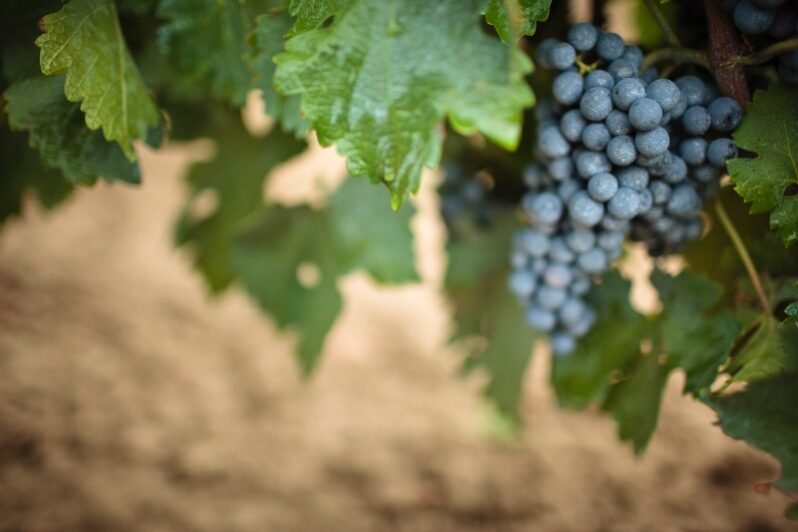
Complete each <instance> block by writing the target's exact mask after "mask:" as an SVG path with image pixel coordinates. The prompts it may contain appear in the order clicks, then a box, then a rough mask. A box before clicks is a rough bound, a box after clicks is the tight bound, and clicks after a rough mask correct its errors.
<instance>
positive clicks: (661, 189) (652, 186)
mask: <svg viewBox="0 0 798 532" xmlns="http://www.w3.org/2000/svg"><path fill="white" fill-rule="evenodd" d="M648 190H649V191H651V196H652V197H653V199H654V205H662V204H663V203H665V202H667V201H668V199H669V198H670V197H671V187H670V185H668V184H667V183H665V182H664V181H652V182H651V183H649V185H648Z"/></svg>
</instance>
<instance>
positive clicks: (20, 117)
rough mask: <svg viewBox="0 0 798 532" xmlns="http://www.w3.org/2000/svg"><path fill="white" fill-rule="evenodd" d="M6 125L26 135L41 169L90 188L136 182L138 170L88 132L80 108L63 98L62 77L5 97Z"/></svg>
mask: <svg viewBox="0 0 798 532" xmlns="http://www.w3.org/2000/svg"><path fill="white" fill-rule="evenodd" d="M5 98H6V101H7V106H6V112H7V113H8V122H9V125H10V126H11V127H12V128H13V129H17V130H23V129H24V130H28V133H29V135H30V146H31V147H32V148H34V149H38V151H39V154H40V156H41V160H42V163H43V164H44V165H46V166H49V167H54V168H58V169H60V170H61V171H62V172H63V174H64V177H66V178H67V179H68V180H70V181H72V182H75V183H80V184H92V183H94V182H95V181H96V180H97V178H98V177H104V178H105V179H106V180H107V181H109V182H111V181H117V180H119V181H126V182H128V183H138V182H139V181H140V176H139V168H138V165H137V164H136V163H134V162H131V161H129V160H128V159H127V158H126V157H125V154H124V152H123V151H122V149H121V148H120V147H119V145H117V144H115V143H111V142H108V141H106V140H105V139H104V138H103V135H102V133H100V132H99V131H92V130H90V129H88V128H87V127H86V123H85V121H84V119H83V115H82V114H81V112H80V109H79V107H80V106H79V104H77V103H70V102H68V101H67V100H66V99H65V98H64V77H63V76H52V77H43V76H41V75H40V76H38V77H36V78H31V79H27V80H25V81H20V82H18V83H15V84H14V85H12V86H11V87H10V88H9V89H8V90H7V91H6V93H5Z"/></svg>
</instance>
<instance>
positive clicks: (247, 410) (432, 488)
mask: <svg viewBox="0 0 798 532" xmlns="http://www.w3.org/2000/svg"><path fill="white" fill-rule="evenodd" d="M197 150H198V148H196V147H195V148H191V149H187V148H174V147H173V148H169V149H166V150H165V151H163V152H160V153H158V154H157V155H153V154H146V155H145V157H144V166H145V180H146V182H145V184H144V186H143V187H142V188H141V189H139V190H133V189H130V188H125V187H121V186H115V187H107V186H100V187H98V188H96V189H94V190H88V191H81V192H80V193H78V194H77V195H76V196H75V197H73V198H72V199H71V200H70V201H69V202H68V204H66V205H65V206H63V207H62V208H60V209H58V210H57V211H56V212H54V213H50V214H43V213H41V212H39V211H37V210H36V209H32V210H30V209H29V210H28V213H27V215H26V217H25V219H24V220H23V221H14V222H12V223H9V224H8V225H7V226H6V227H4V228H3V229H2V233H1V234H0V375H2V378H0V530H3V531H59V532H61V531H94V530H97V531H127V530H136V531H139V530H141V531H214V532H215V531H279V532H283V531H286V532H294V531H296V532H306V531H307V532H310V531H314V532H315V531H347V532H360V531H414V532H415V531H418V532H425V531H430V532H442V531H443V532H445V531H529V530H546V531H547V530H557V531H559V530H574V531H584V530H613V531H615V530H618V531H621V530H629V531H637V530H652V531H660V530H662V531H670V530H689V531H697V532H698V531H702V532H703V531H749V532H754V531H757V532H759V531H768V530H788V529H789V526H790V525H789V524H788V523H787V522H786V521H784V519H783V518H782V517H781V512H782V510H783V507H784V505H785V502H786V499H785V497H784V496H782V495H781V494H779V493H776V492H773V493H770V494H769V495H761V494H759V493H757V492H756V491H755V490H754V489H753V486H754V485H755V484H756V483H757V482H759V481H767V480H772V479H773V478H775V476H776V475H777V466H776V464H775V463H774V462H772V461H771V460H770V459H769V458H767V457H766V456H765V455H763V454H761V453H758V452H755V451H753V450H751V449H749V448H748V447H746V446H745V445H744V444H741V443H739V442H734V441H731V440H730V439H728V438H726V437H725V436H723V435H722V434H721V432H720V430H719V429H718V428H716V427H714V426H713V425H712V422H713V416H712V414H711V413H710V412H709V411H708V410H707V409H705V408H704V407H703V406H701V405H699V404H696V403H694V402H693V401H691V400H689V399H686V398H683V397H681V396H680V395H679V376H678V375H677V376H675V377H674V379H673V381H672V382H671V383H670V387H669V391H668V393H667V394H666V395H667V396H666V400H665V406H664V409H663V413H662V419H661V423H660V428H659V431H658V432H657V434H656V435H655V437H654V439H653V441H652V443H651V446H650V448H649V450H648V452H647V453H646V454H645V455H644V456H643V457H642V458H641V459H635V458H634V457H633V456H632V453H631V451H630V450H629V449H628V448H627V447H625V446H622V445H621V444H619V443H618V442H617V440H616V438H615V434H614V427H613V424H612V422H611V421H610V420H609V419H607V418H606V417H604V416H601V415H599V414H598V413H597V412H586V413H580V414H576V413H564V412H560V411H558V410H557V409H556V408H555V407H554V404H553V400H552V395H551V391H550V390H549V389H548V387H547V386H546V383H545V380H546V371H547V368H546V365H547V361H546V354H545V353H540V354H539V355H538V356H537V357H536V362H535V364H534V366H533V368H532V371H531V375H530V376H529V378H528V381H527V382H528V386H527V392H526V395H525V398H524V404H523V413H524V417H525V419H526V429H525V430H524V432H523V434H522V435H521V437H520V439H519V441H516V442H501V441H498V440H496V439H495V438H491V437H490V436H489V434H488V433H489V431H488V429H487V428H488V427H489V423H488V422H487V420H488V419H489V418H488V416H486V414H485V408H484V405H483V404H482V403H481V401H480V399H479V396H478V393H477V390H478V387H479V378H478V377H473V378H469V379H467V380H460V379H457V378H455V377H454V373H455V371H456V368H457V363H458V356H459V355H458V352H457V350H456V349H454V348H451V347H446V346H445V339H446V337H447V335H448V334H449V332H450V330H451V322H450V318H449V314H448V310H447V307H446V302H445V301H444V300H443V299H442V298H441V297H440V295H439V294H438V293H437V291H436V286H437V285H438V283H439V281H440V278H441V275H442V272H443V268H444V257H443V255H442V253H441V251H440V246H441V242H442V238H443V233H442V228H441V225H440V223H439V221H438V220H437V218H436V215H435V203H434V198H433V197H432V195H430V194H429V190H426V191H425V192H422V197H421V199H420V201H419V205H420V211H419V214H418V216H417V217H416V219H415V220H414V228H415V229H416V230H417V231H418V233H419V239H418V242H417V246H418V250H417V251H418V254H419V256H420V257H421V259H420V267H421V270H422V272H423V277H424V282H423V283H422V284H420V285H416V286H407V287H402V288H395V289H385V288H379V287H376V286H375V285H373V284H372V283H371V282H370V281H369V280H368V279H366V278H365V277H363V276H361V275H353V276H351V277H349V278H347V279H345V280H344V281H343V283H342V289H343V292H344V294H345V305H344V311H343V314H342V316H341V319H340V321H339V322H338V324H337V325H336V327H335V329H334V330H333V332H332V334H331V335H330V337H329V339H328V342H327V348H326V352H325V356H324V359H323V362H322V363H321V365H320V367H319V369H318V373H317V374H316V376H315V377H314V378H313V380H312V381H311V382H309V383H307V384H304V383H302V382H301V380H300V379H299V376H298V373H297V370H296V367H295V366H294V364H293V361H292V359H291V352H292V345H293V339H292V336H291V334H290V333H281V332H279V331H277V330H276V329H275V327H274V326H273V325H272V324H271V322H270V321H269V320H268V319H266V318H264V317H263V316H262V315H261V314H260V313H259V312H258V311H257V310H256V309H255V307H254V305H252V304H251V303H250V302H249V300H248V299H247V298H246V297H245V296H244V295H243V294H242V293H240V292H239V291H233V292H231V293H229V294H228V295H226V296H224V297H222V298H221V299H219V300H211V299H210V298H209V297H208V296H207V293H206V290H205V288H204V286H203V284H202V282H201V279H200V278H199V277H198V276H197V275H196V274H195V273H194V272H193V271H192V270H191V268H190V261H189V257H188V256H187V255H186V254H185V253H184V252H182V251H177V250H175V249H174V248H173V247H172V246H171V232H170V231H171V223H172V221H173V220H174V218H175V216H176V213H177V209H178V208H179V206H180V204H181V201H182V198H183V194H184V191H183V185H182V181H181V176H182V175H183V173H184V171H185V168H186V164H187V161H188V159H189V157H190V156H192V154H196V153H197ZM315 157H316V158H315V159H313V160H312V161H305V163H306V164H304V166H303V164H300V163H297V164H292V165H290V167H288V168H285V169H284V171H283V172H281V175H280V176H279V177H278V178H277V179H276V184H275V186H274V187H273V189H274V190H273V191H272V192H273V193H274V194H276V195H278V196H280V195H281V194H282V196H283V197H287V198H288V197H299V196H302V195H303V194H305V193H307V192H308V191H312V190H313V186H312V180H308V179H304V180H303V179H302V178H301V175H304V176H307V175H310V174H314V173H319V172H321V171H322V170H326V171H327V172H329V173H336V172H337V171H339V170H340V168H341V166H340V163H339V162H338V161H337V159H336V158H335V157H334V156H333V155H331V154H330V153H329V152H325V153H323V154H321V155H316V156H315ZM308 168H310V169H308ZM427 182H428V183H429V182H430V180H427ZM386 208H387V204H386Z"/></svg>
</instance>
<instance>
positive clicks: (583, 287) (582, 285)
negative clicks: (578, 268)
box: [571, 276, 590, 296]
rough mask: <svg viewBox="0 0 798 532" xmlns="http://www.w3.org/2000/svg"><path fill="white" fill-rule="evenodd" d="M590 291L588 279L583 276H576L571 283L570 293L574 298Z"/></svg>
mask: <svg viewBox="0 0 798 532" xmlns="http://www.w3.org/2000/svg"><path fill="white" fill-rule="evenodd" d="M589 290H590V279H588V278H587V277H584V276H576V277H575V278H574V282H573V283H571V293H572V294H574V295H576V296H583V295H585V294H587V293H588V291H589Z"/></svg>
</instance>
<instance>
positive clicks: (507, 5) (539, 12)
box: [484, 0, 551, 43]
mask: <svg viewBox="0 0 798 532" xmlns="http://www.w3.org/2000/svg"><path fill="white" fill-rule="evenodd" d="M549 7H551V0H489V1H488V3H487V4H486V5H485V7H484V11H485V20H486V21H487V22H488V24H490V25H491V26H493V27H495V28H496V33H498V34H499V37H501V39H502V41H504V42H506V43H515V42H516V41H518V39H519V38H520V37H521V36H523V35H534V34H535V30H536V29H537V25H538V22H542V21H544V20H546V19H547V18H549Z"/></svg>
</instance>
